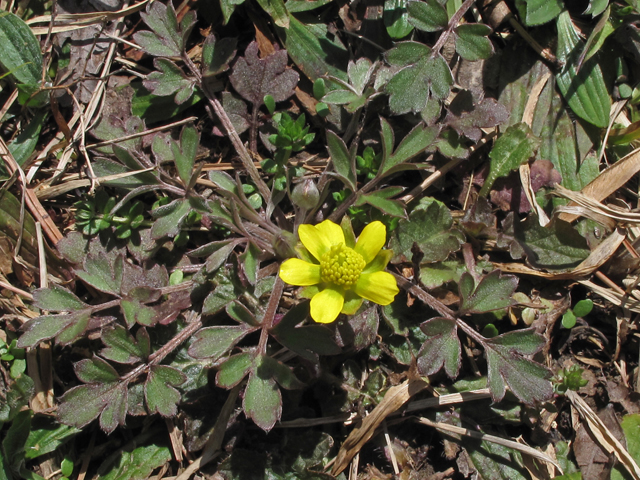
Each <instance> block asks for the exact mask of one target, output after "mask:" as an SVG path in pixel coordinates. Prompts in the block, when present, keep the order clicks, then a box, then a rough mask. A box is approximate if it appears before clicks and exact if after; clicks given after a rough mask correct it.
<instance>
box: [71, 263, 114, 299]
mask: <svg viewBox="0 0 640 480" xmlns="http://www.w3.org/2000/svg"><path fill="white" fill-rule="evenodd" d="M122 263H123V259H122V255H118V256H117V257H116V260H115V261H113V260H112V259H111V258H110V257H108V256H106V255H89V256H87V257H86V258H85V261H84V265H83V270H76V271H75V273H76V275H77V276H78V277H79V278H80V279H81V280H83V281H85V282H87V283H88V284H89V285H91V286H92V287H94V288H97V289H98V290H100V291H101V292H105V293H110V294H112V295H117V294H119V293H120V285H121V283H122Z"/></svg>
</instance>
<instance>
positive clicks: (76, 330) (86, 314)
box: [56, 309, 91, 345]
mask: <svg viewBox="0 0 640 480" xmlns="http://www.w3.org/2000/svg"><path fill="white" fill-rule="evenodd" d="M73 317H74V320H73V322H71V323H70V324H69V325H67V326H66V327H64V328H63V329H62V331H61V332H60V333H59V334H58V335H57V336H56V343H57V344H59V345H69V344H71V343H73V342H75V341H76V340H78V339H79V338H81V337H82V336H83V334H84V332H86V331H87V330H88V328H89V323H90V322H91V309H86V310H79V311H77V312H74V313H73Z"/></svg>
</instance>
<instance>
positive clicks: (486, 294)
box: [458, 270, 518, 314]
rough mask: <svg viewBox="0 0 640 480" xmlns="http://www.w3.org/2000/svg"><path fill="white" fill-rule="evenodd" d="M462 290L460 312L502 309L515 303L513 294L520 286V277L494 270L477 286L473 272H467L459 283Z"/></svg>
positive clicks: (483, 311)
mask: <svg viewBox="0 0 640 480" xmlns="http://www.w3.org/2000/svg"><path fill="white" fill-rule="evenodd" d="M458 286H459V290H460V313H461V314H467V313H486V312H492V311H495V310H502V309H504V308H507V307H510V306H511V305H514V304H515V301H514V300H513V299H512V298H511V295H513V293H514V292H515V291H516V288H517V287H518V277H516V276H515V275H503V274H502V272H501V271H500V270H494V271H493V272H491V273H489V274H488V275H486V276H484V277H483V278H482V280H480V283H479V284H478V285H477V286H475V281H474V279H473V277H472V276H471V274H469V273H467V272H465V273H463V274H462V276H461V277H460V282H459V284H458Z"/></svg>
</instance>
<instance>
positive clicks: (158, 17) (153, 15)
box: [133, 2, 195, 57]
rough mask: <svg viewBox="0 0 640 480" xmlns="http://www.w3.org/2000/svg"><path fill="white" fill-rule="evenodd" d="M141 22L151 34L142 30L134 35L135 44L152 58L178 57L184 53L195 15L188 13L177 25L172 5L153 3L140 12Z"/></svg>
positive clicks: (191, 12)
mask: <svg viewBox="0 0 640 480" xmlns="http://www.w3.org/2000/svg"><path fill="white" fill-rule="evenodd" d="M140 16H141V17H142V20H144V22H145V23H146V24H147V25H148V26H149V27H150V28H151V30H152V32H150V31H148V30H143V31H140V32H137V33H135V34H134V36H133V38H134V40H135V42H136V43H137V44H138V45H140V46H141V47H142V49H143V50H144V51H145V52H147V53H148V54H150V55H153V56H154V57H180V56H181V55H182V52H183V51H184V47H185V41H186V37H187V36H188V35H189V33H190V32H191V28H192V27H193V25H194V23H195V13H194V12H193V11H190V12H189V13H187V15H185V16H184V17H183V20H182V21H181V22H180V24H178V19H177V17H176V11H175V9H174V8H173V4H172V3H171V2H169V3H168V4H167V5H165V4H162V3H160V2H154V3H150V4H149V5H147V9H146V11H145V12H141V13H140Z"/></svg>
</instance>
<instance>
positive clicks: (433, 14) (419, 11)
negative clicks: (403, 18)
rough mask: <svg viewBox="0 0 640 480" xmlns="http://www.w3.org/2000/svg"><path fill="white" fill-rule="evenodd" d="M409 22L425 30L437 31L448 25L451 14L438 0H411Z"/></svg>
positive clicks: (409, 3) (408, 8) (408, 7)
mask: <svg viewBox="0 0 640 480" xmlns="http://www.w3.org/2000/svg"><path fill="white" fill-rule="evenodd" d="M407 12H408V13H409V19H408V20H409V23H410V24H411V25H413V26H414V27H416V28H417V29H418V30H422V31H424V32H437V31H439V30H442V29H444V28H446V27H447V25H448V24H449V16H448V15H447V11H446V10H445V9H444V7H443V6H442V5H441V4H440V3H439V2H438V1H437V0H425V1H422V0H409V1H408V2H407Z"/></svg>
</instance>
